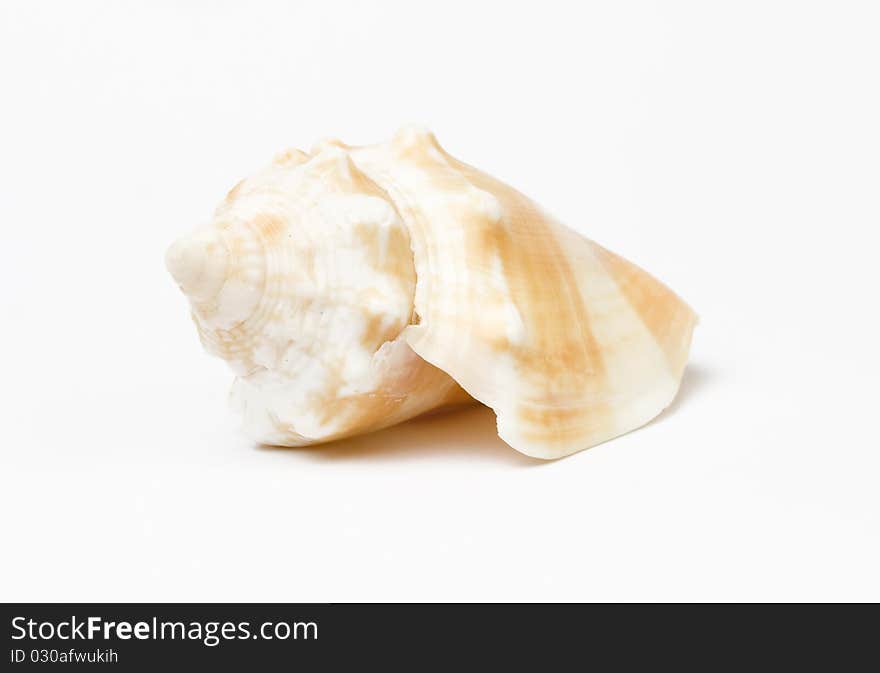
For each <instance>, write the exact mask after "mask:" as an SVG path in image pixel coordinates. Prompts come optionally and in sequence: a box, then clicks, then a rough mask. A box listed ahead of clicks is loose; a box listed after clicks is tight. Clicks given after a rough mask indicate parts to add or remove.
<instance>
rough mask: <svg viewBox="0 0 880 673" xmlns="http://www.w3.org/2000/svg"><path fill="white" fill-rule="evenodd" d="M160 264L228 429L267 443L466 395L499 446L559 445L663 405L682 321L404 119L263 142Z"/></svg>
mask: <svg viewBox="0 0 880 673" xmlns="http://www.w3.org/2000/svg"><path fill="white" fill-rule="evenodd" d="M166 262H167V266H168V268H169V270H170V271H171V273H172V275H173V276H174V278H175V279H176V280H177V282H178V284H179V285H180V287H181V289H182V290H183V291H184V293H185V294H186V295H187V297H188V298H189V300H190V303H191V306H192V314H193V318H194V320H195V323H196V326H197V328H198V331H199V335H200V337H201V341H202V343H203V345H204V346H205V348H206V349H207V350H208V351H209V352H211V353H214V354H216V355H219V356H220V357H222V358H224V359H225V360H227V361H228V362H229V363H230V365H231V366H232V368H233V370H234V371H235V372H236V374H237V375H238V376H237V379H236V383H235V386H234V389H233V393H234V399H235V400H236V404H237V405H238V407H239V408H240V410H241V412H242V413H243V416H244V420H245V428H246V430H247V431H248V432H249V434H251V435H252V436H253V437H254V438H255V439H256V440H258V441H260V442H263V443H268V444H275V445H284V446H300V445H306V444H314V443H318V442H324V441H328V440H331V439H335V438H339V437H344V436H347V435H352V434H357V433H362V432H367V431H370V430H375V429H378V428H381V427H385V426H388V425H391V424H394V423H398V422H400V421H403V420H406V419H408V418H411V417H413V416H416V415H418V414H421V413H424V412H426V411H429V410H431V409H435V408H438V407H441V406H444V405H449V404H455V403H461V402H465V401H468V400H471V399H476V400H478V401H479V402H482V403H483V404H485V405H487V406H489V407H491V408H492V409H493V410H494V411H495V413H496V415H497V419H498V433H499V435H500V436H501V438H502V439H503V440H504V441H506V442H507V443H508V444H510V445H511V446H512V447H514V448H515V449H517V450H519V451H521V452H522V453H525V454H527V455H530V456H534V457H538V458H558V457H561V456H565V455H568V454H571V453H574V452H576V451H579V450H581V449H586V448H589V447H591V446H594V445H595V444H598V443H600V442H603V441H605V440H608V439H611V438H612V437H616V436H618V435H620V434H623V433H625V432H628V431H630V430H633V429H635V428H637V427H639V426H641V425H643V424H644V423H646V422H647V421H649V420H650V419H651V418H653V417H654V416H656V415H657V414H658V413H660V411H662V410H663V409H664V408H665V407H666V406H667V405H668V404H669V403H670V402H671V401H672V399H673V398H674V397H675V394H676V392H677V390H678V387H679V383H680V381H681V377H682V374H683V371H684V367H685V363H686V360H687V354H688V350H689V347H690V341H691V333H692V331H693V327H694V325H695V323H696V316H695V314H694V312H693V311H692V310H691V309H690V307H688V305H687V304H685V303H684V302H683V301H682V300H681V299H679V298H678V297H677V296H676V295H675V294H674V293H673V292H672V291H670V290H669V289H667V288H666V287H665V286H664V285H663V284H661V283H660V282H659V281H657V280H655V279H654V278H653V277H651V276H650V275H648V274H647V273H646V272H644V271H642V270H641V269H640V268H638V267H637V266H635V265H634V264H632V263H630V262H628V261H626V260H624V259H622V258H621V257H618V256H617V255H615V254H614V253H612V252H610V251H608V250H606V249H604V248H602V247H601V246H599V245H597V244H596V243H593V242H592V241H590V240H588V239H586V238H584V237H582V236H580V235H579V234H577V233H575V232H574V231H572V230H571V229H568V228H567V227H565V226H564V225H562V224H560V223H559V222H557V221H556V220H554V219H553V218H552V217H551V216H549V215H548V214H546V213H545V212H544V211H543V210H541V209H540V208H539V207H538V206H537V205H535V204H534V203H533V202H532V201H530V200H529V199H528V198H527V197H525V196H523V195H522V194H520V193H519V192H517V191H515V190H514V189H512V188H510V187H508V186H507V185H505V184H503V183H501V182H499V181H498V180H496V179H494V178H492V177H490V176H488V175H486V174H484V173H481V172H480V171H478V170H477V169H475V168H472V167H471V166H468V165H466V164H464V163H461V162H460V161H458V160H456V159H454V158H453V157H451V156H450V155H449V154H447V153H446V152H445V151H444V150H443V149H442V148H441V147H440V146H439V144H438V143H437V141H436V139H435V138H434V137H433V135H431V134H430V133H429V132H427V131H424V130H421V129H417V128H405V129H403V130H401V131H400V132H398V133H397V134H396V135H395V137H394V138H393V140H392V141H391V142H388V143H382V144H377V145H370V146H363V147H349V146H346V145H344V144H343V143H341V142H339V141H332V140H331V141H323V142H321V143H319V144H318V145H317V146H316V147H315V148H313V150H312V152H311V154H306V153H304V152H300V151H298V150H291V151H289V152H287V153H285V154H283V155H281V156H279V157H278V158H276V160H275V161H274V162H273V163H272V165H270V166H269V167H267V168H266V169H264V170H263V171H261V172H259V173H258V174H256V175H255V176H253V177H251V178H248V179H246V180H244V181H243V182H241V183H240V184H239V185H237V186H236V187H235V188H234V189H233V190H232V191H231V192H230V193H229V195H228V196H227V198H226V201H225V202H224V203H223V204H221V206H220V207H219V208H218V209H217V211H216V213H215V215H214V219H213V221H212V222H211V223H210V224H209V225H207V226H205V227H202V228H200V229H198V230H196V231H195V232H194V233H192V234H191V235H189V236H187V237H185V238H183V239H181V240H179V241H177V242H176V243H175V244H174V245H172V246H171V248H170V249H169V251H168V253H167V256H166Z"/></svg>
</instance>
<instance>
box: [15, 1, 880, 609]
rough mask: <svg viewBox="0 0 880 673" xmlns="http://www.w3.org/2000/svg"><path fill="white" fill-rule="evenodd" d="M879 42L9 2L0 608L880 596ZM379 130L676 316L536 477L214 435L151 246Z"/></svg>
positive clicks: (386, 438)
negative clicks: (664, 386) (657, 387)
mask: <svg viewBox="0 0 880 673" xmlns="http://www.w3.org/2000/svg"><path fill="white" fill-rule="evenodd" d="M878 35H880V10H878V5H877V4H876V3H872V2H864V3H855V2H825V3H817V2H766V1H761V2H730V3H717V2H713V3H706V2H698V1H695V2H657V3H652V2H642V3H631V2H607V3H574V2H561V3H555V2H548V1H547V0H542V1H541V2H535V3H517V2H510V1H508V2H497V3H481V2H476V1H475V0H471V1H470V2H464V3H454V2H449V1H448V0H444V2H435V3H416V2H399V3H391V2H383V3H368V2H351V3H342V2H326V1H321V2H318V1H315V2H309V3H306V2H300V3H296V2H288V3H280V4H269V3H260V2H239V3H197V2H173V3H172V2H167V3H164V2H152V3H148V2H143V3H128V2H106V3H93V2H76V3H72V2H57V3H49V2H28V3H24V2H22V3H19V2H4V3H3V4H2V5H0V69H2V70H0V74H2V79H0V226H2V232H3V236H2V241H3V244H2V247H0V286H2V288H3V290H2V293H0V315H2V325H0V334H2V336H0V339H2V353H3V356H4V357H3V371H2V381H3V385H2V392H0V397H2V400H0V408H2V409H3V419H2V428H0V432H2V435H0V444H2V448H0V451H2V453H0V460H2V462H0V518H2V530H0V534H2V543H0V545H2V552H0V598H2V599H3V600H93V601H101V600H113V601H134V600H176V601H195V600H209V601H226V600H252V601H340V600H349V601H360V600H502V601H507V600H566V601H567V600H868V599H871V600H880V573H878V568H880V532H878V531H880V495H878V481H880V441H878V431H877V419H878V416H880V411H878V408H877V407H878V401H880V400H878V397H880V395H878V380H880V379H878V376H880V368H878V357H877V347H878V337H880V330H878V317H877V315H878V301H877V290H878V287H880V282H878V271H877V264H878V263H877V258H878V253H877V245H878V242H880V237H878V233H877V231H878V226H880V191H878V186H880V39H878ZM406 122H418V123H422V124H425V125H427V126H429V127H431V128H432V129H433V130H434V131H435V133H436V134H437V136H438V138H439V140H440V142H441V143H442V144H443V145H444V146H445V147H446V148H447V149H448V150H449V151H450V152H451V153H452V154H454V155H456V156H458V157H460V158H462V159H463V160H465V161H467V162H469V163H472V164H475V165H477V166H479V167H481V168H483V169H484V170H487V171H488V172H491V173H494V174H496V175H497V176H498V177H500V178H502V179H504V180H505V181H507V182H509V183H511V184H513V185H514V186H516V187H518V188H520V189H521V190H523V191H525V192H526V193H528V194H529V195H531V196H532V197H534V198H535V199H536V200H537V201H539V202H540V203H542V204H544V205H545V206H546V207H548V208H549V209H550V210H551V211H552V212H554V213H556V214H557V215H558V216H559V217H560V218H561V219H562V220H563V221H565V222H567V223H568V224H570V225H571V226H573V227H575V228H577V229H578V230H580V231H582V232H583V233H585V234H587V235H589V236H590V237H591V238H594V239H595V240H597V241H599V242H600V243H602V244H604V245H606V246H607V247H609V248H611V249H613V250H615V251H616V252H619V253H621V254H623V255H624V256H626V257H628V258H630V259H632V260H633V261H635V262H637V263H638V264H640V265H642V266H644V267H645V268H647V269H648V270H650V271H651V272H653V273H654V274H656V275H657V276H659V277H660V278H661V279H663V280H664V281H665V282H667V283H668V284H669V285H670V286H671V287H672V288H673V289H675V290H676V291H677V292H678V293H679V294H681V295H682V296H683V297H685V298H686V299H687V300H688V301H689V303H691V304H692V305H693V306H694V307H695V308H696V309H697V311H698V312H699V313H700V315H701V323H700V325H699V327H698V329H697V332H696V334H695V339H694V346H693V351H692V354H691V364H690V365H689V368H688V371H687V373H686V376H685V380H684V384H683V389H682V391H681V394H680V396H679V398H678V400H677V401H676V402H675V404H674V405H673V407H672V408H671V409H670V410H668V411H666V412H665V413H664V414H663V415H662V416H661V417H660V418H658V419H657V420H656V421H655V422H652V423H651V424H649V425H648V426H646V427H644V428H642V429H640V430H638V431H636V432H633V433H631V434H629V435H627V436H625V437H622V438H619V439H616V440H614V441H611V442H608V443H606V444H604V445H602V446H599V447H596V448H594V449H592V450H590V451H586V452H583V453H580V454H577V455H575V456H573V457H571V458H568V459H565V460H560V461H557V462H550V463H545V462H539V461H535V460H531V459H528V458H525V457H524V456H521V455H519V454H518V453H516V452H515V451H514V450H512V449H510V448H509V447H507V446H506V445H505V444H503V443H502V442H501V441H500V440H499V439H497V437H496V436H495V432H494V428H493V416H492V414H491V412H489V411H487V410H485V409H479V408H475V409H472V410H470V411H466V412H463V413H461V414H457V415H447V416H442V417H434V418H428V419H422V420H418V421H415V422H411V423H408V424H406V425H403V426H400V427H398V428H395V429H391V430H388V431H384V432H381V433H378V434H375V435H372V436H368V437H363V438H359V439H354V440H350V441H343V442H339V443H336V444H334V445H332V446H328V447H323V448H322V447H316V448H311V449H302V450H277V449H276V450H272V449H261V448H258V447H256V446H254V445H253V443H251V442H250V441H248V440H247V439H246V438H244V437H242V436H240V435H238V434H237V431H236V421H235V419H234V418H233V417H232V416H231V414H230V413H229V411H228V410H227V408H226V401H225V398H226V393H227V390H228V388H229V385H230V383H231V380H232V375H231V373H230V372H229V371H228V370H227V369H226V367H225V365H224V364H223V363H222V362H221V361H219V360H215V359H212V358H210V357H209V356H207V355H206V354H204V353H203V352H202V350H201V347H200V346H199V344H198V340H197V337H196V332H195V329H194V327H193V325H192V324H191V321H190V319H189V317H188V311H187V306H186V302H185V300H184V298H183V296H182V295H181V293H180V292H179V290H178V289H177V287H176V286H175V284H174V283H173V281H172V280H171V278H170V277H169V276H168V274H167V273H166V271H165V269H164V265H163V254H164V250H165V248H166V246H167V245H168V244H169V243H170V242H171V241H172V240H173V239H174V238H175V237H176V236H177V235H179V234H181V233H182V232H184V231H187V230H188V229H190V228H191V227H193V226H194V225H196V224H199V223H201V222H204V221H205V220H206V219H207V218H208V217H209V216H210V214H211V212H212V211H213V208H214V206H215V205H216V204H217V203H218V202H219V201H220V200H221V199H222V198H223V196H224V195H225V193H226V191H227V189H229V188H230V187H231V186H232V185H233V184H235V183H236V182H237V181H238V180H239V179H240V178H242V177H244V176H245V175H247V174H249V173H252V172H253V171H255V170H256V169H258V168H259V167H260V166H262V165H263V164H265V163H266V162H268V161H269V160H270V159H271V157H272V156H273V155H274V153H275V152H276V151H278V150H281V149H283V148H285V147H287V146H300V147H303V148H304V149H308V147H309V146H310V145H311V144H312V142H313V141H315V140H317V139H318V138H321V137H322V136H328V135H331V136H337V137H340V138H342V139H343V140H345V141H347V142H350V143H370V142H376V141H380V140H385V139H387V138H389V137H390V135H391V134H392V133H393V131H394V130H395V129H396V128H397V127H398V126H399V125H401V124H403V123H406ZM564 319H565V316H564V315H561V316H560V320H564Z"/></svg>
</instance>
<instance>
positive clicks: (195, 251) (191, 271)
mask: <svg viewBox="0 0 880 673" xmlns="http://www.w3.org/2000/svg"><path fill="white" fill-rule="evenodd" d="M228 257H229V253H228V251H227V249H226V245H225V244H224V243H223V240H222V239H221V238H220V236H219V235H218V234H217V233H216V232H212V231H206V232H199V233H196V234H192V235H189V236H184V237H183V238H180V239H178V240H177V241H175V242H174V243H172V244H171V247H169V248H168V250H167V251H166V253H165V267H166V268H167V269H168V272H169V273H170V274H171V275H172V277H173V278H174V280H175V281H176V282H177V284H178V285H179V286H180V289H181V290H182V291H183V293H184V294H185V295H186V296H187V297H189V298H190V299H191V300H192V301H197V302H199V301H207V300H209V299H211V298H213V297H214V296H216V295H217V293H218V292H219V291H220V288H221V287H222V286H223V282H224V280H225V276H226V266H227V262H228Z"/></svg>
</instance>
